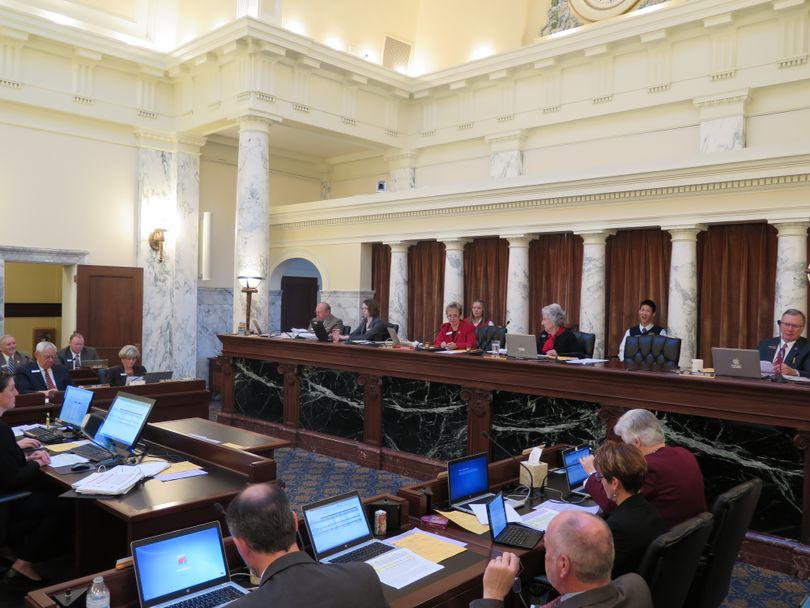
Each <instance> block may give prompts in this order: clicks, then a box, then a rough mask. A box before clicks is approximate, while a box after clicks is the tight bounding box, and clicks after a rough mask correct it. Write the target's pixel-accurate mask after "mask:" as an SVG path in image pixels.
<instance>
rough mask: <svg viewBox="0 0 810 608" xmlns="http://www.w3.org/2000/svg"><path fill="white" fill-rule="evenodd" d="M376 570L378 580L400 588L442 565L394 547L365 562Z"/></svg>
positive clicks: (440, 567) (428, 574)
mask: <svg viewBox="0 0 810 608" xmlns="http://www.w3.org/2000/svg"><path fill="white" fill-rule="evenodd" d="M366 563H367V564H369V565H370V566H371V567H372V568H374V570H375V571H376V572H377V576H379V577H380V582H381V583H383V584H384V585H388V586H389V587H393V588H394V589H402V588H403V587H404V586H405V585H410V584H411V583H414V582H416V581H418V580H419V579H420V578H425V577H426V576H430V575H431V574H433V573H434V572H438V571H439V570H441V569H442V568H444V566H442V565H440V564H434V563H433V562H429V561H428V560H426V559H425V558H424V557H419V556H418V555H417V554H416V553H414V552H413V551H410V550H409V549H401V548H400V549H394V550H393V551H387V552H386V553H383V554H382V555H378V556H377V557H375V558H374V559H370V560H368V561H367V562H366Z"/></svg>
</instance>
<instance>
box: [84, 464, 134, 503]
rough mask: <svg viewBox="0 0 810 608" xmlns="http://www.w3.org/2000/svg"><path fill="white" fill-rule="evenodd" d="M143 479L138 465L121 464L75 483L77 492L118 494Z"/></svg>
mask: <svg viewBox="0 0 810 608" xmlns="http://www.w3.org/2000/svg"><path fill="white" fill-rule="evenodd" d="M141 479H143V473H142V472H141V468H140V467H138V466H129V465H119V466H117V467H113V468H112V469H110V470H109V471H104V472H103V473H93V474H92V475H88V476H87V477H85V478H84V479H81V480H79V481H77V482H76V483H74V484H73V489H74V491H75V492H76V493H77V494H102V495H105V496H118V495H119V494H126V493H127V492H129V491H130V490H131V489H132V488H133V487H134V486H135V484H136V483H138V482H139V481H140V480H141Z"/></svg>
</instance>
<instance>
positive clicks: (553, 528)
mask: <svg viewBox="0 0 810 608" xmlns="http://www.w3.org/2000/svg"><path fill="white" fill-rule="evenodd" d="M544 543H545V546H546V576H547V577H548V580H549V581H550V582H551V584H552V586H553V587H554V588H555V589H556V590H557V591H559V593H560V598H559V601H557V600H554V604H553V605H554V606H559V608H653V603H652V597H651V596H650V589H649V587H647V583H645V582H644V579H643V578H641V577H640V576H639V575H638V574H635V573H630V574H625V575H623V576H620V577H619V578H617V579H616V580H614V581H611V580H610V571H611V569H612V568H613V536H612V535H611V534H610V529H609V528H608V527H607V524H606V523H605V522H604V520H603V519H601V518H599V517H596V516H595V515H591V514H589V513H582V512H578V511H565V512H563V513H560V514H559V515H557V516H556V517H555V518H554V519H552V520H551V523H550V524H549V525H548V528H547V529H546V535H545V538H544ZM519 567H520V563H519V560H518V558H517V557H516V556H514V555H513V554H511V553H504V554H503V555H502V556H500V557H496V558H495V559H493V560H492V561H490V563H489V565H488V566H487V569H486V571H485V572H484V597H483V599H480V600H475V601H473V602H472V603H471V604H470V608H501V607H502V606H503V598H504V597H506V594H507V593H508V592H509V590H510V589H511V588H512V583H513V581H514V579H515V576H516V575H517V573H518V569H519ZM541 608H542V607H541Z"/></svg>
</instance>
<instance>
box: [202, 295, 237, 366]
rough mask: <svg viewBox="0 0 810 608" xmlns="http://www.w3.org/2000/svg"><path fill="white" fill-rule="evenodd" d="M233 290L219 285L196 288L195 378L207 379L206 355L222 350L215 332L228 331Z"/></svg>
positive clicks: (215, 354)
mask: <svg viewBox="0 0 810 608" xmlns="http://www.w3.org/2000/svg"><path fill="white" fill-rule="evenodd" d="M232 308H233V291H232V290H231V289H227V288H221V287H200V288H199V289H198V290H197V378H205V379H208V357H216V356H217V355H219V354H220V353H221V352H222V343H221V342H220V341H219V338H217V334H223V333H230V332H231V321H232V319H233V313H232V310H231V309H232Z"/></svg>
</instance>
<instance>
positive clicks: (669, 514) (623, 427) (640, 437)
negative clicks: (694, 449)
mask: <svg viewBox="0 0 810 608" xmlns="http://www.w3.org/2000/svg"><path fill="white" fill-rule="evenodd" d="M613 431H614V433H616V435H618V436H619V437H620V438H621V440H622V441H623V442H624V443H628V444H630V445H634V446H636V447H637V448H638V449H639V450H641V453H642V454H644V458H645V460H646V461H647V476H646V477H645V479H644V485H643V486H642V487H641V494H643V495H644V496H645V497H646V498H647V500H648V501H650V503H652V505H653V506H654V507H655V508H656V510H657V511H658V513H659V514H660V515H661V518H662V519H663V520H664V522H665V523H666V524H667V527H668V528H671V527H672V526H674V525H676V524H679V523H681V522H682V521H685V520H687V519H689V518H690V517H694V516H695V515H698V514H699V513H703V512H704V511H706V510H707V508H706V496H705V494H704V485H703V474H702V473H701V472H700V465H698V462H697V459H696V458H695V457H694V455H693V454H692V453H691V452H690V451H689V450H687V449H685V448H681V447H670V446H668V445H666V444H665V443H664V431H663V429H662V428H661V424H660V422H659V421H658V419H657V418H656V417H655V414H653V413H652V412H648V411H647V410H642V409H636V410H629V411H627V412H625V413H624V414H623V415H622V416H621V418H619V420H618V421H617V422H616V426H615V428H614V429H613ZM581 462H582V466H583V468H584V469H585V471H586V472H587V473H588V475H589V477H588V480H587V481H586V482H585V489H586V490H587V492H588V493H589V494H590V495H591V497H592V498H593V500H594V502H595V503H596V504H598V505H599V506H600V507H601V508H602V511H603V512H605V513H606V514H609V513H611V512H612V511H613V510H614V509H615V508H616V503H615V502H613V501H612V500H610V498H608V496H607V494H606V492H605V489H604V487H603V486H602V484H601V483H600V482H599V480H598V479H596V475H594V474H593V473H595V471H596V469H595V468H594V464H593V456H587V457H585V458H583V459H582V460H581Z"/></svg>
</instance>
